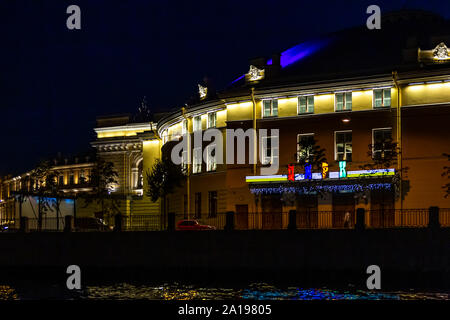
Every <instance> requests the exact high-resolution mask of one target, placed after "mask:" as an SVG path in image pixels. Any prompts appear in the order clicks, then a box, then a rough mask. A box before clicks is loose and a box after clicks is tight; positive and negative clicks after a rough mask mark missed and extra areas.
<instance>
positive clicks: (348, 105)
mask: <svg viewBox="0 0 450 320" xmlns="http://www.w3.org/2000/svg"><path fill="white" fill-rule="evenodd" d="M334 101H335V110H336V111H349V110H352V93H351V92H341V93H336V94H335V99H334Z"/></svg>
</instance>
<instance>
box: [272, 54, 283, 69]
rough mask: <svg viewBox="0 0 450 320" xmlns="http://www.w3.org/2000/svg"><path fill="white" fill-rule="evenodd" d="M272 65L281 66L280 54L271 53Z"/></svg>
mask: <svg viewBox="0 0 450 320" xmlns="http://www.w3.org/2000/svg"><path fill="white" fill-rule="evenodd" d="M272 66H274V67H275V66H277V67H281V54H279V53H274V54H273V55H272Z"/></svg>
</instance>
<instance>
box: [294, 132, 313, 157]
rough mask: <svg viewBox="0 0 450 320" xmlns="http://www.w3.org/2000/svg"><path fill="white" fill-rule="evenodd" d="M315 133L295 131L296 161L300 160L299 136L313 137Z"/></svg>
mask: <svg viewBox="0 0 450 320" xmlns="http://www.w3.org/2000/svg"><path fill="white" fill-rule="evenodd" d="M314 136H315V134H314V133H297V154H296V155H297V162H299V161H300V144H299V143H300V139H299V138H300V137H313V138H314Z"/></svg>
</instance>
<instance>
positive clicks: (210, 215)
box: [208, 190, 219, 218]
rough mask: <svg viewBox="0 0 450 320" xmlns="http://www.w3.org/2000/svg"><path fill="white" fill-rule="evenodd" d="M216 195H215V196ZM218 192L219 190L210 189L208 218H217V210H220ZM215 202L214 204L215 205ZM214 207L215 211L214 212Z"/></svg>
mask: <svg viewBox="0 0 450 320" xmlns="http://www.w3.org/2000/svg"><path fill="white" fill-rule="evenodd" d="M214 195H215V196H214ZM218 202H219V201H218V194H217V190H213V191H208V218H215V217H217V211H218ZM213 203H214V205H213ZM212 207H213V208H214V213H213V212H212V211H213V210H211V209H212Z"/></svg>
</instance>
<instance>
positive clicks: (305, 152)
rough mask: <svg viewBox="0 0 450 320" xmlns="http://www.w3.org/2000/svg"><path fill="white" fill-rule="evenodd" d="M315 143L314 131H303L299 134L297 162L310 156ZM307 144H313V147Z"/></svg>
mask: <svg viewBox="0 0 450 320" xmlns="http://www.w3.org/2000/svg"><path fill="white" fill-rule="evenodd" d="M313 145H314V133H303V134H298V135H297V162H300V159H306V158H309V156H310V155H311V152H312V151H313V150H312V146H313ZM307 146H311V148H309V147H307Z"/></svg>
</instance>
